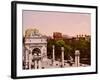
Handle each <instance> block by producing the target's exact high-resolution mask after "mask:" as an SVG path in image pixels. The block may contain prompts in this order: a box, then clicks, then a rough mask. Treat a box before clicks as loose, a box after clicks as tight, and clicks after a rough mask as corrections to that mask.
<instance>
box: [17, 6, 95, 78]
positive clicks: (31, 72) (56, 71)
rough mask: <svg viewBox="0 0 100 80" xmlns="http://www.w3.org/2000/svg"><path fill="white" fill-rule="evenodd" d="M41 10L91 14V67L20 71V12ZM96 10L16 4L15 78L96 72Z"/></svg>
mask: <svg viewBox="0 0 100 80" xmlns="http://www.w3.org/2000/svg"><path fill="white" fill-rule="evenodd" d="M23 9H24V10H41V11H61V12H79V13H80V12H81V13H90V14H91V34H92V35H91V40H92V41H91V66H89V67H77V68H75V67H70V68H56V69H41V70H23V69H22V55H21V53H22V10H23ZM95 21H96V9H95V8H88V7H87V8H84V7H83V8H82V7H81V8H80V7H73V6H72V7H69V6H68V7H67V6H49V5H34V4H32V5H28V4H17V26H16V27H17V53H16V55H17V56H16V57H17V58H16V59H17V77H22V76H23V77H25V76H38V75H53V74H64V73H65V74H70V73H87V72H96V49H95V48H96V28H95V27H96V22H95Z"/></svg>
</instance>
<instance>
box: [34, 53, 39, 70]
mask: <svg viewBox="0 0 100 80" xmlns="http://www.w3.org/2000/svg"><path fill="white" fill-rule="evenodd" d="M34 57H35V58H36V57H37V54H36V53H34ZM34 66H35V69H37V66H38V65H37V60H36V59H35V60H34Z"/></svg>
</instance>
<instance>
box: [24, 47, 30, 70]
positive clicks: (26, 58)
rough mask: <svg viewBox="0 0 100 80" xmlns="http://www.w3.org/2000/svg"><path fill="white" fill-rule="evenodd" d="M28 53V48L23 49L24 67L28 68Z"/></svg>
mask: <svg viewBox="0 0 100 80" xmlns="http://www.w3.org/2000/svg"><path fill="white" fill-rule="evenodd" d="M28 54H29V53H28V50H27V49H26V50H25V69H28V62H29V60H28V56H29V55H28Z"/></svg>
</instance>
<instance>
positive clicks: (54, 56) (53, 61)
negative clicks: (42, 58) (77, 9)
mask: <svg viewBox="0 0 100 80" xmlns="http://www.w3.org/2000/svg"><path fill="white" fill-rule="evenodd" d="M52 48H53V55H52V56H53V66H54V65H55V46H54V45H53V46H52Z"/></svg>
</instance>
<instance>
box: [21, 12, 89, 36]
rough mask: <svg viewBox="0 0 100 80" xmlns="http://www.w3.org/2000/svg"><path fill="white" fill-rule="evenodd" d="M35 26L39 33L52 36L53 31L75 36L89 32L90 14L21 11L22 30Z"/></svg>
mask: <svg viewBox="0 0 100 80" xmlns="http://www.w3.org/2000/svg"><path fill="white" fill-rule="evenodd" d="M28 28H37V29H39V32H40V33H41V34H45V35H48V36H49V35H50V36H52V34H53V32H61V33H62V34H64V35H69V36H76V35H78V34H87V35H90V34H91V15H90V14H86V13H67V12H43V11H27V10H25V11H23V32H25V30H26V29H28Z"/></svg>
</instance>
